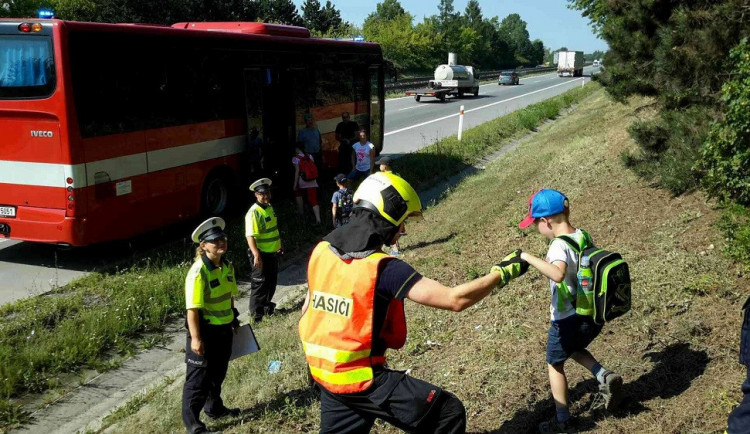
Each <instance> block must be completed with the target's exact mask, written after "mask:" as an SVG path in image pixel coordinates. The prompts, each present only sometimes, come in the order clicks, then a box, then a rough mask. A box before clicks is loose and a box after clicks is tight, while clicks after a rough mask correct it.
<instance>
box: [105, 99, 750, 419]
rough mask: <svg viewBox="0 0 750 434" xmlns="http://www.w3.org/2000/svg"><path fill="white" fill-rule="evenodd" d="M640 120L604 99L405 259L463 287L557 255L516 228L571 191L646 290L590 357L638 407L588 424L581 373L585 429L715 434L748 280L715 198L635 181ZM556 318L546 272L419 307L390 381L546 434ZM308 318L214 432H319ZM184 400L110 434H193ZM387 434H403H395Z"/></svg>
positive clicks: (524, 156) (589, 389)
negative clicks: (519, 262) (731, 252)
mask: <svg viewBox="0 0 750 434" xmlns="http://www.w3.org/2000/svg"><path fill="white" fill-rule="evenodd" d="M642 104H645V101H635V102H634V104H633V105H631V106H622V105H617V104H614V103H612V102H610V101H609V100H608V99H607V98H606V96H605V95H604V92H603V91H598V92H596V93H595V94H594V95H592V96H591V97H589V98H587V99H586V100H585V101H584V102H583V103H581V104H580V105H579V107H578V109H577V110H576V111H575V112H573V113H572V114H570V115H568V116H566V117H564V118H562V119H560V120H558V121H556V122H555V123H554V124H553V125H551V126H550V127H546V128H543V129H542V131H540V132H539V133H538V134H535V135H534V136H532V137H531V138H530V139H528V140H525V141H524V142H523V143H522V144H521V145H520V147H519V148H518V150H517V151H515V152H513V153H511V154H509V155H506V156H505V157H503V158H502V159H500V160H499V161H497V162H495V163H493V164H491V165H489V166H488V167H487V169H486V170H485V171H483V172H482V173H480V174H478V175H477V176H473V177H470V178H468V179H466V180H465V181H464V182H463V183H462V184H461V185H460V186H458V187H457V188H456V189H455V190H454V191H453V192H452V193H451V194H450V195H449V196H448V197H447V198H446V199H445V200H443V201H442V202H441V203H440V204H438V205H437V206H435V207H433V208H431V209H430V210H429V211H428V212H427V214H426V220H425V221H424V222H422V223H419V224H413V225H410V226H409V236H408V237H407V239H406V240H405V242H404V243H403V244H402V246H403V247H404V249H403V250H404V251H405V252H406V253H405V259H406V260H407V261H409V262H410V263H412V264H413V265H414V266H415V267H416V268H417V269H418V270H419V271H421V272H422V273H424V274H425V275H428V276H430V277H433V278H436V279H438V280H440V281H441V282H443V283H445V284H457V283H460V282H463V281H465V280H467V279H468V278H470V277H475V276H477V275H481V274H483V273H485V272H486V270H487V269H489V267H490V266H491V264H492V263H493V262H494V261H497V260H499V258H500V257H502V256H503V255H504V254H505V253H506V252H508V251H510V250H512V249H514V248H516V247H522V248H524V249H527V250H529V251H531V252H534V253H537V254H543V253H544V251H545V249H546V241H545V240H543V239H542V238H541V237H540V236H539V235H537V234H533V233H529V234H524V233H522V232H521V231H519V230H518V229H517V227H516V224H517V223H518V221H520V219H521V218H522V217H523V215H524V213H525V208H526V200H527V197H528V195H529V194H530V193H531V192H533V191H534V190H535V189H536V188H538V187H542V186H547V187H555V188H558V189H560V190H562V191H564V192H565V193H567V195H568V197H569V198H570V200H571V210H572V221H573V224H574V225H580V226H581V227H584V228H586V229H588V230H589V232H591V234H592V235H593V237H594V240H595V241H596V242H597V244H598V245H600V246H606V247H610V248H612V249H616V250H618V251H620V252H622V253H623V254H624V255H625V256H626V258H627V259H628V261H629V263H630V265H631V273H632V277H633V284H634V286H633V297H634V303H633V305H634V308H633V311H632V312H631V313H630V314H629V315H628V316H626V317H624V318H621V319H618V320H617V321H615V322H613V323H612V324H610V325H608V326H607V327H606V328H605V330H604V331H603V332H602V335H601V336H600V337H599V338H598V339H597V341H595V342H594V343H593V344H592V346H591V347H590V349H591V350H592V352H593V353H594V354H595V355H596V356H598V357H599V358H600V360H601V361H602V363H603V364H604V365H605V366H607V367H609V368H611V369H614V370H617V371H619V372H621V373H622V374H623V375H624V377H625V379H626V393H627V395H628V396H629V400H628V401H627V402H626V403H625V405H624V408H623V409H622V410H621V411H619V412H617V413H615V414H613V415H609V414H605V413H602V412H601V411H598V410H594V411H590V410H589V406H590V403H591V401H592V399H593V392H594V391H595V384H594V383H593V381H592V380H590V379H589V375H588V374H587V373H586V372H585V371H584V370H583V369H582V368H580V367H578V366H575V365H574V364H573V363H571V364H570V365H568V376H569V381H570V388H571V399H572V401H573V412H574V414H577V415H578V416H579V418H580V421H581V425H582V427H583V428H584V429H587V430H591V431H595V432H597V433H599V432H602V433H614V432H675V433H677V432H681V433H682V432H707V431H715V430H719V429H723V427H724V425H725V423H726V415H727V412H728V411H729V410H730V408H731V405H732V404H733V403H735V402H736V401H737V399H738V398H739V384H740V383H741V381H742V378H743V372H742V370H741V368H740V366H739V365H738V364H737V346H738V345H737V342H738V335H739V324H740V320H741V318H740V314H739V309H740V305H741V302H742V300H741V297H742V295H743V293H744V292H746V290H747V288H748V280H747V278H746V277H744V276H741V268H740V267H737V266H735V265H734V264H732V263H731V262H730V261H728V260H727V259H725V258H724V257H723V256H722V255H721V254H720V253H719V252H720V251H721V247H722V243H723V240H722V238H721V236H720V235H718V232H717V231H716V229H715V228H714V226H713V223H714V221H715V220H716V219H717V218H718V215H719V213H718V211H716V210H714V209H713V208H712V207H711V205H710V204H708V203H707V202H706V201H705V199H704V197H703V196H702V195H700V194H692V195H687V196H683V197H679V198H672V197H670V196H669V195H668V194H667V193H665V192H662V191H658V190H653V189H651V188H650V187H649V186H648V185H647V184H645V183H644V182H642V181H640V180H638V179H637V178H636V177H635V175H633V174H632V173H630V172H629V171H627V170H624V169H623V168H622V165H621V163H620V158H619V154H620V152H621V151H622V150H623V149H626V148H628V147H629V146H631V144H630V141H629V139H628V137H627V134H626V132H625V127H626V125H627V124H628V123H630V122H631V121H632V118H633V116H634V113H635V110H636V106H638V105H642ZM640 116H643V114H640ZM547 304H548V290H547V282H546V280H545V279H544V278H543V277H541V276H540V275H539V274H538V273H536V272H534V271H530V272H529V273H528V274H527V275H526V276H523V277H522V278H520V279H519V280H518V281H515V282H512V283H511V284H510V285H509V286H508V287H507V288H504V289H502V290H499V291H496V293H495V294H494V295H492V296H490V297H488V298H487V299H485V300H484V301H483V302H481V303H479V304H478V305H476V306H475V307H473V308H471V309H469V310H468V311H467V312H464V313H461V314H454V313H449V312H441V311H436V310H432V309H428V308H425V307H421V306H419V305H416V304H414V303H407V317H408V319H409V320H408V321H409V329H410V331H409V339H408V341H407V344H406V346H405V348H403V349H402V350H401V351H398V352H392V353H391V358H390V362H391V365H392V367H394V368H397V369H411V370H412V375H414V376H416V377H418V378H423V379H425V380H428V381H432V382H434V383H436V384H438V385H441V386H443V387H445V388H446V389H448V390H451V391H453V392H455V393H456V394H457V395H458V396H459V397H460V398H461V399H462V400H463V401H464V403H465V404H466V407H467V412H468V415H469V430H470V431H475V432H477V431H478V432H483V431H495V432H508V433H512V432H525V431H529V430H532V431H533V429H534V428H535V426H536V424H537V423H538V422H539V421H541V420H543V419H545V418H546V417H548V416H549V415H551V413H552V411H553V410H552V401H551V399H550V397H549V392H548V384H547V381H548V380H547V376H546V367H545V362H544V345H545V340H546V328H547V326H548V313H547ZM297 318H298V315H297V314H296V313H292V314H289V315H286V316H281V317H279V318H276V319H274V320H273V321H271V322H269V323H264V325H263V326H262V327H260V328H259V329H258V330H256V334H257V335H258V339H259V341H260V342H261V346H262V347H263V350H262V352H261V353H259V354H255V355H253V356H249V357H246V358H244V359H241V360H239V361H237V362H234V363H233V364H232V365H231V366H230V370H229V375H228V378H227V381H226V382H225V388H224V390H225V397H226V401H227V402H228V404H229V405H232V406H238V407H240V408H242V409H244V413H243V415H242V416H241V417H238V418H235V419H226V420H222V421H219V422H215V423H212V424H210V425H209V428H212V429H224V430H225V432H300V431H314V430H316V429H317V421H318V418H319V416H318V411H319V405H318V403H317V401H316V400H315V398H314V394H312V393H310V392H309V391H308V390H307V388H306V386H305V384H306V382H305V374H304V372H305V368H304V361H303V358H302V353H301V349H300V345H299V342H298V340H297V336H296V328H295V326H296V320H297ZM480 326H481V327H480ZM427 340H431V341H435V342H439V343H441V346H428V345H427V344H426V342H427ZM274 359H276V360H281V361H282V362H283V367H282V370H281V372H279V373H278V374H275V375H270V374H268V373H267V372H266V369H265V367H266V366H267V363H268V361H269V360H274ZM181 384H182V379H181V378H178V381H175V382H174V383H172V384H171V385H169V386H165V387H164V388H163V389H162V390H157V391H156V392H155V393H153V394H152V396H150V397H149V398H150V399H148V400H147V402H146V403H145V404H144V405H142V406H140V407H139V406H137V405H131V406H127V407H126V410H124V411H122V412H121V413H120V414H119V415H118V417H117V420H116V421H115V420H112V422H116V424H115V425H114V426H113V427H112V430H111V431H112V432H133V433H134V432H146V431H149V432H154V431H159V432H168V431H174V432H180V431H181V430H182V426H181V420H180V411H179V407H180V399H181V394H180V389H181ZM374 431H376V432H395V431H394V430H392V429H391V428H385V427H383V426H382V425H378V427H377V428H376V430H374Z"/></svg>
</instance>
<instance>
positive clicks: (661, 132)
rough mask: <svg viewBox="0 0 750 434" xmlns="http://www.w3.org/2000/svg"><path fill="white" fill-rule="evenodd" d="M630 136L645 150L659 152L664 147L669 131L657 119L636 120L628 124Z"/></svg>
mask: <svg viewBox="0 0 750 434" xmlns="http://www.w3.org/2000/svg"><path fill="white" fill-rule="evenodd" d="M628 133H629V134H630V137H631V138H632V139H633V140H635V142H636V143H638V145H639V146H640V147H641V148H643V149H644V150H645V151H646V152H653V153H657V154H658V153H661V152H663V151H664V150H665V149H666V146H667V140H668V139H669V131H668V130H667V128H666V127H665V126H664V124H663V123H661V122H658V121H638V122H633V123H632V124H630V126H628Z"/></svg>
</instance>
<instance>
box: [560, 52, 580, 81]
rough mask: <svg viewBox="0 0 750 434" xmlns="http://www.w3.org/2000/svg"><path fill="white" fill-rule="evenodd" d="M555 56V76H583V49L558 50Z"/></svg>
mask: <svg viewBox="0 0 750 434" xmlns="http://www.w3.org/2000/svg"><path fill="white" fill-rule="evenodd" d="M558 53H559V54H558V56H557V76H558V77H563V76H565V75H569V76H571V77H581V76H583V51H560V52H558Z"/></svg>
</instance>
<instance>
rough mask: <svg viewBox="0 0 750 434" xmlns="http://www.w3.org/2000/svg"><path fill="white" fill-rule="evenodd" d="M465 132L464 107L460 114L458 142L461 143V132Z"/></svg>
mask: <svg viewBox="0 0 750 434" xmlns="http://www.w3.org/2000/svg"><path fill="white" fill-rule="evenodd" d="M463 130H464V106H461V112H460V113H459V114H458V141H459V142H460V141H461V132H462V131H463Z"/></svg>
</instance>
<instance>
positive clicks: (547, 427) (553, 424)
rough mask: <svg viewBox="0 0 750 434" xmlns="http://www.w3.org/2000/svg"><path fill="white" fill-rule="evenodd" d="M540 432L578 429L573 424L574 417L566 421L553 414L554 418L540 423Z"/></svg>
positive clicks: (555, 432)
mask: <svg viewBox="0 0 750 434" xmlns="http://www.w3.org/2000/svg"><path fill="white" fill-rule="evenodd" d="M539 432H540V433H544V434H558V433H575V432H577V431H576V429H575V427H574V426H573V419H568V420H567V421H565V422H560V421H558V420H557V418H556V417H555V416H552V419H550V420H548V421H545V422H542V423H540V424H539Z"/></svg>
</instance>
